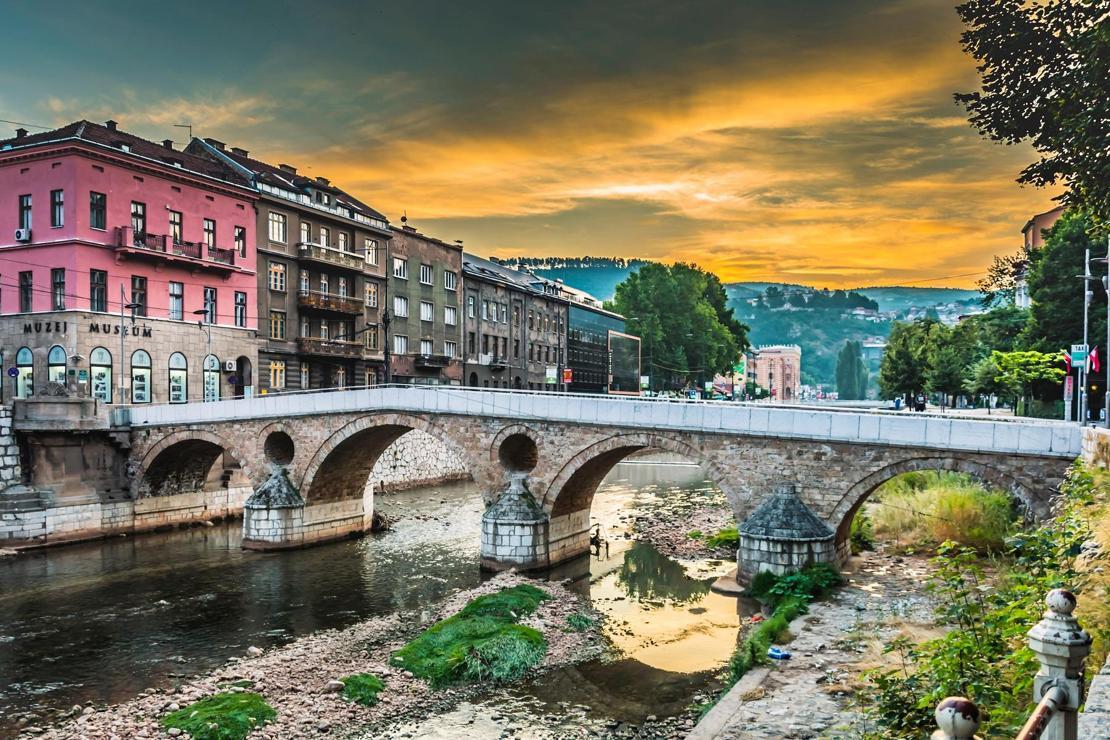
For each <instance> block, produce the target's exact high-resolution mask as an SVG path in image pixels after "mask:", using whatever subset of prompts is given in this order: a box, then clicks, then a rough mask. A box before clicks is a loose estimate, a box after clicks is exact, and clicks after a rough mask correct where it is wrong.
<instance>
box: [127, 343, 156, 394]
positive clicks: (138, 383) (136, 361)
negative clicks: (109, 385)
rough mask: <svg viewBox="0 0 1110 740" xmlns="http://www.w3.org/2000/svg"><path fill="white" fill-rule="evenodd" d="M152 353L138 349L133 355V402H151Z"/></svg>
mask: <svg viewBox="0 0 1110 740" xmlns="http://www.w3.org/2000/svg"><path fill="white" fill-rule="evenodd" d="M150 372H151V369H150V355H149V354H147V352H146V350H141V349H137V350H135V352H134V353H133V354H132V355H131V403H150Z"/></svg>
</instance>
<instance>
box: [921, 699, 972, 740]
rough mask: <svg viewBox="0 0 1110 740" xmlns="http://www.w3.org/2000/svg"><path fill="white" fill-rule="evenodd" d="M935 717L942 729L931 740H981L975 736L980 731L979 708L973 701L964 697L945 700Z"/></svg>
mask: <svg viewBox="0 0 1110 740" xmlns="http://www.w3.org/2000/svg"><path fill="white" fill-rule="evenodd" d="M933 717H935V718H936V720H937V727H939V728H940V729H939V730H937V731H936V732H934V733H933V734H932V737H931V740H979V739H978V737H977V736H976V735H975V731H976V730H978V729H979V707H977V706H975V702H973V701H972V700H971V699H965V698H964V697H962V696H950V697H948V698H947V699H943V700H941V702H940V704H937V709H936V711H935V712H934V713H933Z"/></svg>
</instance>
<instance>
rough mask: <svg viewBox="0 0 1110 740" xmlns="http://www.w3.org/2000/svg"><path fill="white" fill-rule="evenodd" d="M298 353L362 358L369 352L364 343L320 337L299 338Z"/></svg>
mask: <svg viewBox="0 0 1110 740" xmlns="http://www.w3.org/2000/svg"><path fill="white" fill-rule="evenodd" d="M297 351H298V352H300V353H301V354H302V355H323V356H325V357H362V356H363V355H364V354H366V352H367V350H366V347H365V346H364V345H363V343H362V342H354V341H349V340H346V339H321V338H320V337H297Z"/></svg>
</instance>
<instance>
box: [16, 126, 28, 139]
mask: <svg viewBox="0 0 1110 740" xmlns="http://www.w3.org/2000/svg"><path fill="white" fill-rule="evenodd" d="M26 135H27V129H25V128H17V129H16V130H15V138H17V139H22V138H23V137H24V136H26Z"/></svg>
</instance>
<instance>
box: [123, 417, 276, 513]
mask: <svg viewBox="0 0 1110 740" xmlns="http://www.w3.org/2000/svg"><path fill="white" fill-rule="evenodd" d="M224 455H229V456H230V457H231V458H232V461H233V462H234V463H235V464H236V465H237V466H238V467H239V470H240V471H241V472H242V473H243V475H245V476H246V478H247V479H248V480H250V481H252V482H253V481H254V480H255V476H254V471H253V469H252V467H251V465H250V463H248V462H247V459H248V458H247V457H245V456H244V455H243V454H242V452H241V451H240V450H239V449H237V448H236V446H235V445H233V444H231V443H230V442H228V441H227V440H226V439H225V438H224V437H222V436H220V435H219V434H216V433H215V432H211V431H208V430H205V429H190V430H187V431H177V432H172V433H170V434H168V435H166V436H165V437H163V438H162V439H160V440H158V441H157V442H156V443H154V444H153V445H152V446H151V447H150V449H148V450H147V451H146V454H144V455H143V457H142V459H141V460H139V462H138V464H137V466H136V468H135V469H134V471H133V475H132V478H131V498H132V500H138V499H140V498H144V497H147V496H161V495H168V494H173V493H183V492H189V491H194V490H201V489H202V488H203V487H204V485H205V483H206V482H207V481H208V480H209V476H210V475H211V474H212V472H213V470H214V468H215V466H216V464H217V462H218V461H219V459H220V458H221V457H222V456H224Z"/></svg>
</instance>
